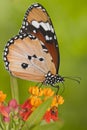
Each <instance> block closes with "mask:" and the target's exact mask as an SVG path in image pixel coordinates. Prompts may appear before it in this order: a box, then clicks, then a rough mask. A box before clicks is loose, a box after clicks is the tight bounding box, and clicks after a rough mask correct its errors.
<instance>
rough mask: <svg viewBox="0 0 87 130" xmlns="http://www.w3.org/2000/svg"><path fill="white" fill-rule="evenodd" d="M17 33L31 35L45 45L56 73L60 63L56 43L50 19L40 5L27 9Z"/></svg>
mask: <svg viewBox="0 0 87 130" xmlns="http://www.w3.org/2000/svg"><path fill="white" fill-rule="evenodd" d="M19 33H31V34H33V35H34V36H36V37H38V39H40V40H41V41H42V42H43V43H44V44H45V46H46V48H47V49H48V51H49V53H50V54H51V56H52V58H53V62H54V64H55V67H56V73H58V69H59V62H60V56H59V48H58V42H57V38H56V34H55V31H54V28H53V25H52V22H51V19H50V17H49V15H48V13H47V11H46V10H45V8H44V7H43V6H42V5H40V4H38V3H37V4H33V5H31V6H30V7H29V8H28V10H27V11H26V13H25V17H24V20H23V23H22V27H21V29H20V32H19Z"/></svg>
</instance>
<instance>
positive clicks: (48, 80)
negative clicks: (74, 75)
mask: <svg viewBox="0 0 87 130" xmlns="http://www.w3.org/2000/svg"><path fill="white" fill-rule="evenodd" d="M60 82H61V83H63V82H64V78H63V77H61V76H60V75H57V74H56V75H53V74H52V73H51V72H50V71H49V72H48V73H47V74H46V75H45V81H44V83H45V84H47V85H51V86H54V85H55V84H56V83H60Z"/></svg>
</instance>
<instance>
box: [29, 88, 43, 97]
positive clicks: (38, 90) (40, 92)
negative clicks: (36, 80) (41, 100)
mask: <svg viewBox="0 0 87 130" xmlns="http://www.w3.org/2000/svg"><path fill="white" fill-rule="evenodd" d="M29 93H30V94H32V95H35V96H42V95H43V90H42V89H41V88H38V87H36V86H34V87H30V88H29Z"/></svg>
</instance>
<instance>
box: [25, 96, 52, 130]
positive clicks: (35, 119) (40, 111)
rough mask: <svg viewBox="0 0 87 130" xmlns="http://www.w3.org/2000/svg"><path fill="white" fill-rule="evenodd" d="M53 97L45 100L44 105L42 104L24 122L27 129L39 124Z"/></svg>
mask: <svg viewBox="0 0 87 130" xmlns="http://www.w3.org/2000/svg"><path fill="white" fill-rule="evenodd" d="M52 99H53V97H50V98H49V99H47V100H46V101H45V102H44V103H42V104H41V105H40V106H39V107H38V108H37V109H36V110H35V111H34V112H33V113H32V114H31V115H30V117H29V119H28V120H27V122H26V125H27V127H28V129H30V128H32V127H34V126H36V125H37V124H38V123H40V121H41V119H42V117H43V115H44V114H45V112H46V111H47V109H48V108H49V106H50V105H51V102H52Z"/></svg>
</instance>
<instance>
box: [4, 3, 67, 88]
mask: <svg viewBox="0 0 87 130" xmlns="http://www.w3.org/2000/svg"><path fill="white" fill-rule="evenodd" d="M4 62H5V66H6V69H7V70H8V71H9V72H10V73H11V74H12V75H13V76H16V77H18V78H22V79H25V80H30V81H37V82H42V83H44V84H47V85H48V84H49V85H51V86H55V84H56V83H59V82H63V81H64V78H63V77H61V76H60V75H59V74H58V70H59V62H60V55H59V47H58V42H57V38H56V34H55V31H54V28H53V24H52V22H51V19H50V17H49V15H48V13H47V11H46V10H45V8H44V7H43V6H42V5H40V4H38V3H36V4H33V5H31V6H30V7H29V8H28V10H27V11H26V13H25V16H24V19H23V23H22V26H21V29H20V31H19V34H18V35H16V36H15V37H13V38H11V39H10V40H9V41H8V42H7V44H6V46H5V49H4Z"/></svg>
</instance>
